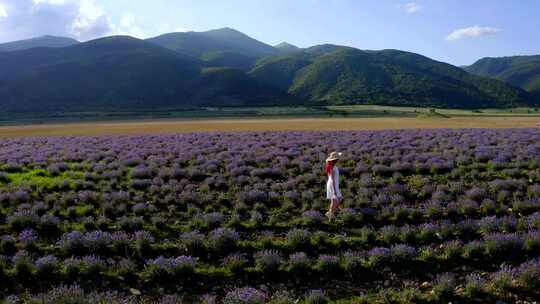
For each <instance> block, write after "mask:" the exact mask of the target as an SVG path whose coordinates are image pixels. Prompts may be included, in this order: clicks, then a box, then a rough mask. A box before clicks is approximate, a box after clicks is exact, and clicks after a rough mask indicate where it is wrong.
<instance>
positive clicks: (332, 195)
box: [326, 166, 342, 199]
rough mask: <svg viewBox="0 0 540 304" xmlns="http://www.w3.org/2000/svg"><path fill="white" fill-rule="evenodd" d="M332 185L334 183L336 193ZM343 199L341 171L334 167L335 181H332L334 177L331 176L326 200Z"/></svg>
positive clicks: (327, 183)
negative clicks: (340, 186)
mask: <svg viewBox="0 0 540 304" xmlns="http://www.w3.org/2000/svg"><path fill="white" fill-rule="evenodd" d="M332 183H334V185H335V189H336V191H335V192H334V187H333V186H332ZM341 197H342V196H341V191H339V169H338V167H336V166H334V179H332V177H331V176H330V177H329V178H328V182H326V198H327V199H332V198H341Z"/></svg>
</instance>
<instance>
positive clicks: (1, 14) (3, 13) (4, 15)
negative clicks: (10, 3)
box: [0, 3, 8, 19]
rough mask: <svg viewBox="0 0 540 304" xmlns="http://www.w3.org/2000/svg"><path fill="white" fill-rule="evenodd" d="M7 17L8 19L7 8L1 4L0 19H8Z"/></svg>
mask: <svg viewBox="0 0 540 304" xmlns="http://www.w3.org/2000/svg"><path fill="white" fill-rule="evenodd" d="M7 17H8V13H7V11H6V8H5V7H4V6H3V5H2V3H0V19H1V18H7Z"/></svg>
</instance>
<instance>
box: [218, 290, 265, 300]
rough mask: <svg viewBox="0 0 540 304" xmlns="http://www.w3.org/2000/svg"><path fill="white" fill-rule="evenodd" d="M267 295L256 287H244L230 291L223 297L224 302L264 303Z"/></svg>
mask: <svg viewBox="0 0 540 304" xmlns="http://www.w3.org/2000/svg"><path fill="white" fill-rule="evenodd" d="M266 299H267V295H266V294H265V293H264V292H262V291H260V290H258V289H255V288H251V287H244V288H237V289H234V290H232V291H229V292H228V293H227V294H226V295H225V298H224V299H223V303H224V304H263V303H265V301H266Z"/></svg>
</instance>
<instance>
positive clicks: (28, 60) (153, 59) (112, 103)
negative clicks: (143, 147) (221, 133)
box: [0, 36, 288, 111]
mask: <svg viewBox="0 0 540 304" xmlns="http://www.w3.org/2000/svg"><path fill="white" fill-rule="evenodd" d="M204 66H205V64H204V63H203V62H202V61H200V60H198V59H195V58H193V57H190V56H186V55H182V54H179V53H177V52H174V51H171V50H168V49H165V48H162V47H160V46H157V45H154V44H151V43H148V42H145V41H143V40H139V39H135V38H131V37H123V36H117V37H108V38H103V39H98V40H94V41H90V42H87V43H82V44H78V45H75V46H71V47H66V48H60V49H49V48H46V49H44V48H38V49H29V50H24V51H17V52H6V53H0V107H1V108H2V109H4V110H6V111H65V110H70V111H74V110H78V111H89V110H106V109H112V110H114V109H121V110H133V109H155V108H157V107H184V106H197V105H199V103H201V102H202V101H204V100H203V97H204V98H208V99H211V100H217V101H215V103H216V104H219V101H223V102H224V103H223V104H221V105H229V104H227V101H229V100H234V105H236V104H239V103H241V102H244V104H247V103H248V102H250V103H251V104H253V105H258V104H268V103H269V100H270V101H272V100H278V99H280V98H283V97H287V96H288V95H287V94H285V93H282V92H279V91H275V90H274V89H271V88H269V87H268V86H266V85H263V84H260V83H258V82H257V81H255V80H251V82H247V81H246V78H248V76H247V75H245V73H243V72H241V71H236V72H235V73H236V74H235V75H236V76H235V77H237V81H230V80H229V79H230V78H231V77H230V75H229V74H230V73H231V72H228V73H224V72H221V73H219V72H217V73H214V74H213V76H212V81H208V78H209V77H208V75H207V73H206V72H202V71H203V68H204ZM240 75H244V78H241V77H240ZM248 79H249V78H248ZM255 83H256V84H257V85H254V84H255ZM244 85H245V86H244ZM199 90H200V91H204V92H200V91H199ZM214 94H215V95H214ZM229 94H230V95H229ZM259 97H261V98H262V97H264V99H261V100H259V99H258V98H259ZM213 102H214V101H213ZM231 105H233V104H231Z"/></svg>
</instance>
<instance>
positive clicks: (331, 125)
mask: <svg viewBox="0 0 540 304" xmlns="http://www.w3.org/2000/svg"><path fill="white" fill-rule="evenodd" d="M539 121H540V117H531V116H508V115H502V116H501V117H493V116H478V117H470V116H455V117H451V118H439V117H427V118H417V117H368V118H274V119H268V118H264V119H263V118H261V119H253V118H251V119H204V120H176V121H163V120H156V121H151V120H149V121H141V122H95V123H65V124H42V125H26V126H4V127H0V137H25V136H77V135H105V134H147V133H179V132H214V131H216V132H217V131H289V130H298V131H305V130H314V131H330V130H385V129H416V128H418V129H438V128H533V127H535V125H536V123H537V122H539Z"/></svg>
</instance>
